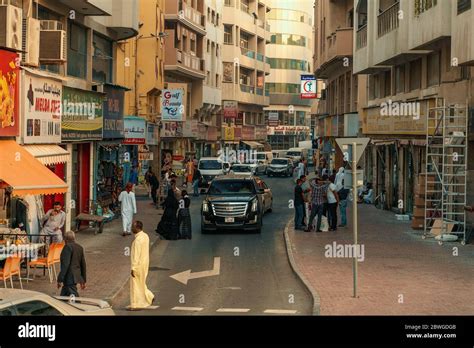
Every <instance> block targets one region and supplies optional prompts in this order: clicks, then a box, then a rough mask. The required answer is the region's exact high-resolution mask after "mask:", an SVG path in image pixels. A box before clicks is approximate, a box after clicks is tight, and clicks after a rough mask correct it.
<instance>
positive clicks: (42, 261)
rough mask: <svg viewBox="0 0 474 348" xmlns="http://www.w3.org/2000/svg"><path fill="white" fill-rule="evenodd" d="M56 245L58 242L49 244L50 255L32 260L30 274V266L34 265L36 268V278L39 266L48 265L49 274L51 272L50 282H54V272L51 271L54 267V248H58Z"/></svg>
mask: <svg viewBox="0 0 474 348" xmlns="http://www.w3.org/2000/svg"><path fill="white" fill-rule="evenodd" d="M56 247H57V243H51V244H50V246H49V250H48V255H47V256H46V257H41V258H38V259H36V260H33V261H30V262H29V264H28V274H29V273H30V268H31V267H34V268H35V272H34V273H33V278H34V277H35V275H36V269H37V268H38V266H42V267H47V268H48V274H49V282H50V283H52V282H53V273H52V271H51V268H53V261H54V250H55V249H56ZM28 278H29V276H28Z"/></svg>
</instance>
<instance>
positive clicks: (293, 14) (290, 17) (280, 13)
mask: <svg viewBox="0 0 474 348" xmlns="http://www.w3.org/2000/svg"><path fill="white" fill-rule="evenodd" d="M268 18H269V19H277V20H286V21H295V22H301V23H307V24H310V25H311V20H310V18H309V16H308V15H307V14H306V13H304V12H302V11H295V10H288V9H282V8H273V9H272V10H271V11H270V13H269V14H268Z"/></svg>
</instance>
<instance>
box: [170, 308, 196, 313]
mask: <svg viewBox="0 0 474 348" xmlns="http://www.w3.org/2000/svg"><path fill="white" fill-rule="evenodd" d="M203 309H204V308H202V307H173V308H171V310H173V311H192V312H200V311H202V310H203Z"/></svg>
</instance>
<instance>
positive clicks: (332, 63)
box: [316, 28, 354, 78]
mask: <svg viewBox="0 0 474 348" xmlns="http://www.w3.org/2000/svg"><path fill="white" fill-rule="evenodd" d="M353 40H354V38H353V28H341V29H337V30H336V31H335V32H334V33H332V34H331V35H330V36H328V37H327V38H326V47H327V50H325V51H324V52H323V54H322V55H321V56H320V57H319V58H320V59H319V60H318V61H319V64H320V65H319V66H317V67H316V75H317V76H318V77H320V78H328V76H329V75H330V74H331V72H332V71H333V70H334V69H339V68H340V64H339V61H340V59H342V58H348V57H352V43H353Z"/></svg>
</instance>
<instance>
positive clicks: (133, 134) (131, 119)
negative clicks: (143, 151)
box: [123, 116, 146, 145]
mask: <svg viewBox="0 0 474 348" xmlns="http://www.w3.org/2000/svg"><path fill="white" fill-rule="evenodd" d="M123 120H124V133H125V134H124V135H125V139H124V140H123V143H124V144H126V145H143V144H145V143H146V135H145V129H146V121H145V119H144V118H142V117H136V116H127V117H124V119H123Z"/></svg>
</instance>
